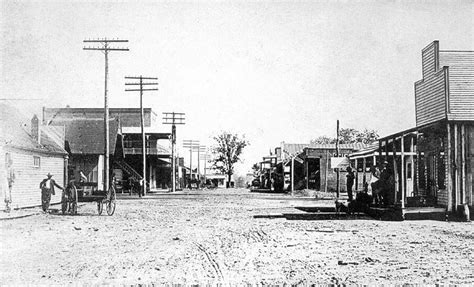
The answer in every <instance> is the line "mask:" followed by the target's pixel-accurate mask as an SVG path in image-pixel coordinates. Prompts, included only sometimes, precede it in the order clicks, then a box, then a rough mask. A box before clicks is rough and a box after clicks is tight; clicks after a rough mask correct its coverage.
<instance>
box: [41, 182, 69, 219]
mask: <svg viewBox="0 0 474 287" xmlns="http://www.w3.org/2000/svg"><path fill="white" fill-rule="evenodd" d="M52 177H53V175H52V174H51V173H48V175H47V178H45V179H43V180H42V181H41V183H40V189H41V206H42V208H43V211H45V212H46V210H47V209H48V207H49V202H50V201H51V194H53V195H55V194H56V193H55V192H54V186H56V187H57V188H59V189H61V190H64V188H62V187H61V186H60V185H58V184H57V183H56V181H55V180H54V179H52Z"/></svg>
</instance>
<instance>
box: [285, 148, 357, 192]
mask: <svg viewBox="0 0 474 287" xmlns="http://www.w3.org/2000/svg"><path fill="white" fill-rule="evenodd" d="M365 147H366V145H365V144H362V143H355V144H339V154H338V155H336V144H288V143H284V142H283V143H282V145H281V152H280V153H277V154H280V155H281V156H280V157H279V162H281V165H282V166H283V167H284V168H283V169H282V170H283V172H284V174H283V177H284V179H285V185H284V188H285V189H286V190H291V189H292V186H293V190H298V189H312V190H318V191H325V192H335V191H336V190H337V180H336V178H337V175H336V174H337V173H336V171H335V170H334V169H333V168H331V158H334V157H337V156H338V157H341V158H347V157H348V156H349V154H351V153H352V152H354V151H358V150H361V149H363V148H365ZM345 182H346V171H345V170H341V172H340V177H339V186H340V190H341V191H343V192H345V191H346V184H345Z"/></svg>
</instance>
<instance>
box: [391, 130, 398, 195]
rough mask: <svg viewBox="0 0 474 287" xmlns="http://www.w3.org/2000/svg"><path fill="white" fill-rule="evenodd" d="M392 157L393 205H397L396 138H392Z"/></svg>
mask: <svg viewBox="0 0 474 287" xmlns="http://www.w3.org/2000/svg"><path fill="white" fill-rule="evenodd" d="M392 155H393V159H392V162H393V178H394V187H393V197H394V198H393V203H394V204H395V203H397V192H398V169H397V138H396V137H393V144H392Z"/></svg>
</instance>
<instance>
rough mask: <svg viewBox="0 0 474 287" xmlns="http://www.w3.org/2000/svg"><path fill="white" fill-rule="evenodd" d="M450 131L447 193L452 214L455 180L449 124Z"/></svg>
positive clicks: (448, 126) (447, 160)
mask: <svg viewBox="0 0 474 287" xmlns="http://www.w3.org/2000/svg"><path fill="white" fill-rule="evenodd" d="M446 128H447V130H448V143H447V147H446V149H447V150H446V167H447V169H448V178H447V183H448V184H447V193H448V206H447V211H448V212H451V211H452V210H453V180H452V173H453V168H452V159H451V126H450V124H449V122H448V123H447V124H446Z"/></svg>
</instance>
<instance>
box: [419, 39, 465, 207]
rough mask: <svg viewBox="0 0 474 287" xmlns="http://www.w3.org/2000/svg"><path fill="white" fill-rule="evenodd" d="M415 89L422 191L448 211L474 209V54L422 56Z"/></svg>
mask: <svg viewBox="0 0 474 287" xmlns="http://www.w3.org/2000/svg"><path fill="white" fill-rule="evenodd" d="M422 74H423V78H422V79H421V80H419V81H417V82H416V83H415V105H416V109H415V110H416V126H417V130H418V133H419V137H418V141H419V143H418V150H417V152H418V154H420V153H422V154H423V158H420V161H419V163H418V175H419V179H418V187H419V190H420V192H424V193H427V194H430V195H432V196H434V197H435V198H436V202H437V204H438V205H441V206H444V207H446V209H447V210H448V211H458V210H460V209H461V206H462V205H465V206H470V207H471V208H472V204H473V184H472V182H473V176H472V175H473V171H474V51H454V50H440V48H439V42H438V41H434V42H433V43H431V44H429V45H428V46H426V47H425V48H424V49H423V50H422Z"/></svg>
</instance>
